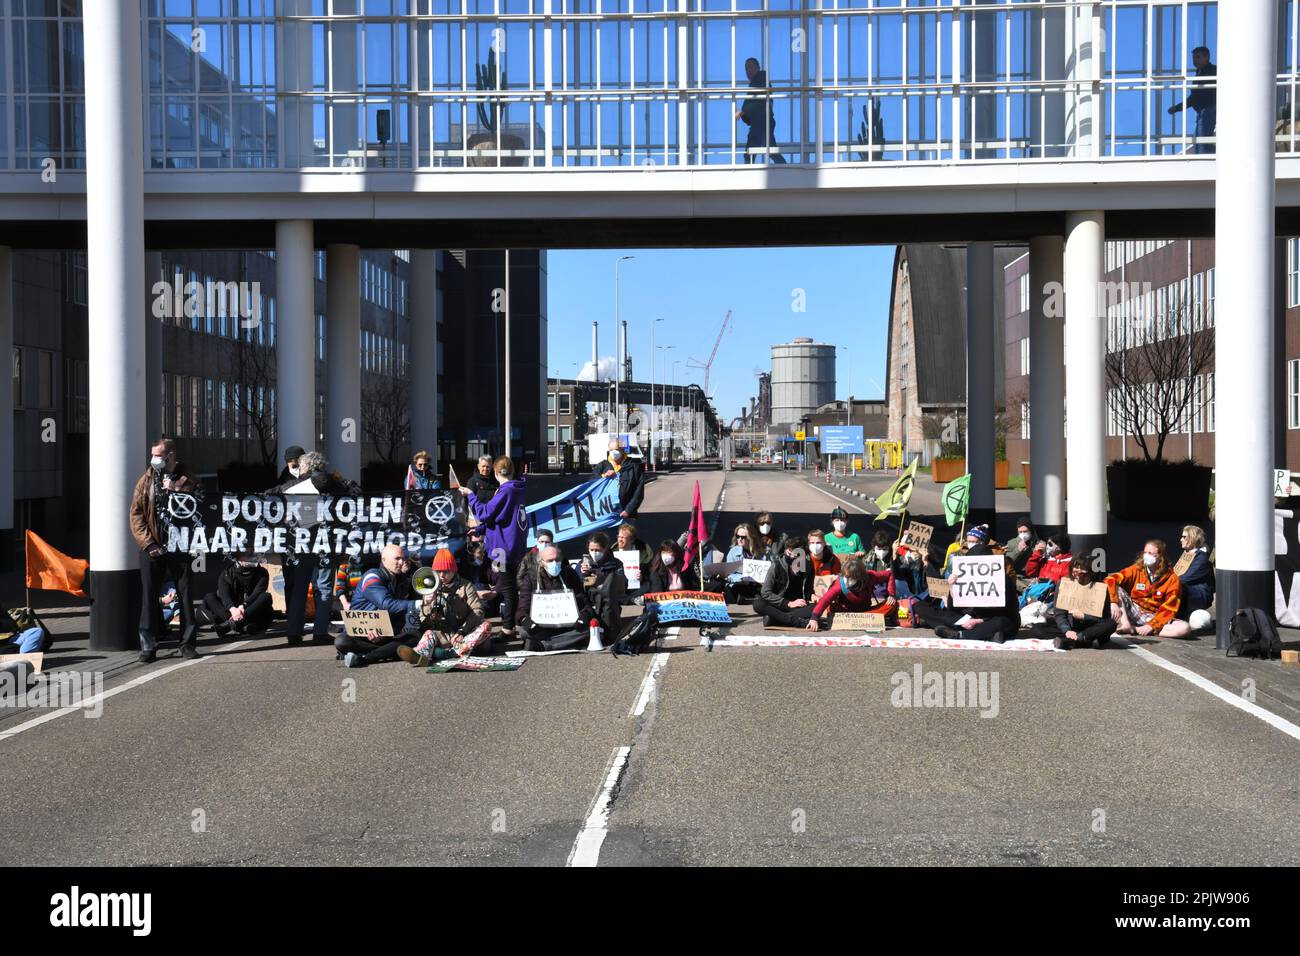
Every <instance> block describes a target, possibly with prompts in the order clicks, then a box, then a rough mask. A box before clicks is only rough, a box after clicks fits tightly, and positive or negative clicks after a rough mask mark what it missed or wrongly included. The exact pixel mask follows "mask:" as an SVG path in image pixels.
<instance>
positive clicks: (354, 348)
mask: <svg viewBox="0 0 1300 956" xmlns="http://www.w3.org/2000/svg"><path fill="white" fill-rule="evenodd" d="M325 300H326V304H325V320H326V323H327V325H326V329H325V389H326V391H325V448H326V456H327V457H328V458H329V460H330V464H331V465H333V466H334V468H335V470H336V471H338V473H339V474H340V475H343V476H344V477H345V478H351V479H352V480H353V481H360V480H361V437H362V435H361V247H360V246H352V245H342V244H340V245H331V246H327V247H326V249H325ZM313 341H314V339H313Z"/></svg>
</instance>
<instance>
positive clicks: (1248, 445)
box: [1214, 0, 1278, 647]
mask: <svg viewBox="0 0 1300 956" xmlns="http://www.w3.org/2000/svg"><path fill="white" fill-rule="evenodd" d="M1277 29H1278V27H1277V5H1276V4H1275V3H1273V2H1272V0H1239V2H1237V3H1234V4H1233V10H1232V16H1231V17H1224V18H1223V19H1222V20H1221V21H1220V23H1219V49H1218V54H1219V102H1220V103H1223V104H1230V108H1225V109H1224V111H1223V112H1222V113H1221V114H1220V115H1219V127H1218V162H1217V164H1216V170H1217V171H1216V185H1215V201H1214V210H1215V211H1214V240H1215V242H1214V247H1215V257H1216V259H1217V262H1216V266H1217V268H1218V287H1219V288H1220V289H1227V290H1231V292H1232V319H1231V321H1222V322H1220V323H1217V324H1216V326H1215V330H1214V342H1215V348H1214V364H1215V368H1216V369H1223V370H1224V378H1222V379H1218V380H1217V387H1216V389H1215V403H1216V408H1215V418H1216V420H1217V421H1218V423H1219V428H1218V438H1217V440H1216V441H1215V460H1214V466H1215V469H1216V474H1215V492H1216V493H1215V498H1214V500H1215V509H1216V513H1215V542H1214V543H1215V549H1216V555H1215V557H1216V575H1215V578H1216V583H1217V588H1216V605H1217V623H1218V638H1219V646H1220V647H1223V646H1225V645H1226V642H1227V634H1228V627H1229V625H1230V623H1231V620H1232V616H1233V614H1234V613H1235V612H1236V611H1237V610H1238V609H1240V608H1243V607H1251V606H1254V607H1262V608H1266V609H1268V610H1270V611H1271V610H1272V607H1273V593H1274V587H1273V565H1274V557H1273V497H1272V488H1271V485H1270V482H1269V481H1268V480H1267V479H1268V478H1269V475H1270V472H1271V469H1272V468H1273V467H1274V466H1275V465H1276V464H1277V462H1276V461H1275V460H1274V457H1273V420H1274V414H1275V411H1274V406H1273V377H1274V375H1276V374H1277V372H1276V369H1275V367H1274V366H1275V362H1276V359H1277V355H1276V351H1275V342H1274V334H1273V279H1274V276H1273V240H1274V232H1275V223H1274V202H1275V196H1274V192H1275V188H1274V180H1273V177H1274V154H1273V101H1274V92H1275V91H1274V84H1275V82H1276V74H1275V70H1276V62H1277V54H1276V43H1277Z"/></svg>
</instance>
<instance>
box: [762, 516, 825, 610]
mask: <svg viewBox="0 0 1300 956" xmlns="http://www.w3.org/2000/svg"><path fill="white" fill-rule="evenodd" d="M812 590H813V576H812V574H811V572H810V570H809V568H808V557H807V555H806V554H805V552H804V548H803V538H802V537H801V536H800V535H797V534H792V535H787V536H786V539H785V541H784V542H783V547H782V548H781V550H780V551H779V552H777V554H776V556H775V557H774V558H773V559H772V567H771V568H770V569H768V572H767V577H766V578H764V579H763V586H762V588H760V590H759V595H758V597H756V598H754V605H753V606H754V613H755V614H761V615H762V616H763V626H764V627H771V626H772V625H774V624H776V625H780V626H781V627H803V626H804V625H805V624H807V623H808V619H809V618H810V617H812V610H813V606H812V603H811V599H812Z"/></svg>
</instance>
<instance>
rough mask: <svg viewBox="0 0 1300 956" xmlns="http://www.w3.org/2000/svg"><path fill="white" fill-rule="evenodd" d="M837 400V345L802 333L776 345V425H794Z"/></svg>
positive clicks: (774, 349)
mask: <svg viewBox="0 0 1300 956" xmlns="http://www.w3.org/2000/svg"><path fill="white" fill-rule="evenodd" d="M834 400H835V346H834V345H827V344H826V343H824V342H814V341H813V340H812V339H810V338H807V337H800V338H797V339H795V340H794V341H792V342H786V343H784V344H782V345H773V346H772V424H773V425H791V424H793V423H795V422H798V421H799V420H800V419H801V418H803V417H804V416H805V415H808V414H810V413H812V412H815V411H816V410H817V409H818V408H820V407H821V406H822V405H825V404H826V403H827V402H833V401H834Z"/></svg>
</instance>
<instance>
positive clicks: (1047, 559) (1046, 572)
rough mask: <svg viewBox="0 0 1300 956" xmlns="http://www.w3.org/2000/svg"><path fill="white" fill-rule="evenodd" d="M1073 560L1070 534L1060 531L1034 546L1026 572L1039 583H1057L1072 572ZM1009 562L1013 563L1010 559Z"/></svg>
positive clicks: (1026, 564)
mask: <svg viewBox="0 0 1300 956" xmlns="http://www.w3.org/2000/svg"><path fill="white" fill-rule="evenodd" d="M1073 560H1074V556H1073V555H1072V554H1071V553H1070V536H1069V535H1068V534H1066V533H1065V532H1064V531H1060V532H1057V533H1056V534H1054V535H1051V536H1050V537H1049V538H1048V539H1047V540H1046V541H1040V542H1038V544H1037V545H1035V546H1034V550H1033V552H1032V553H1031V554H1030V555H1029V560H1028V561H1027V562H1025V570H1024V574H1025V575H1026V576H1027V577H1029V578H1032V579H1033V580H1034V581H1035V582H1037V583H1039V584H1052V585H1055V584H1057V583H1058V582H1059V581H1060V580H1061V578H1063V577H1065V576H1066V575H1067V574H1069V573H1070V563H1071V562H1072V561H1073ZM1008 563H1009V564H1010V563H1011V561H1010V559H1008Z"/></svg>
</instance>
